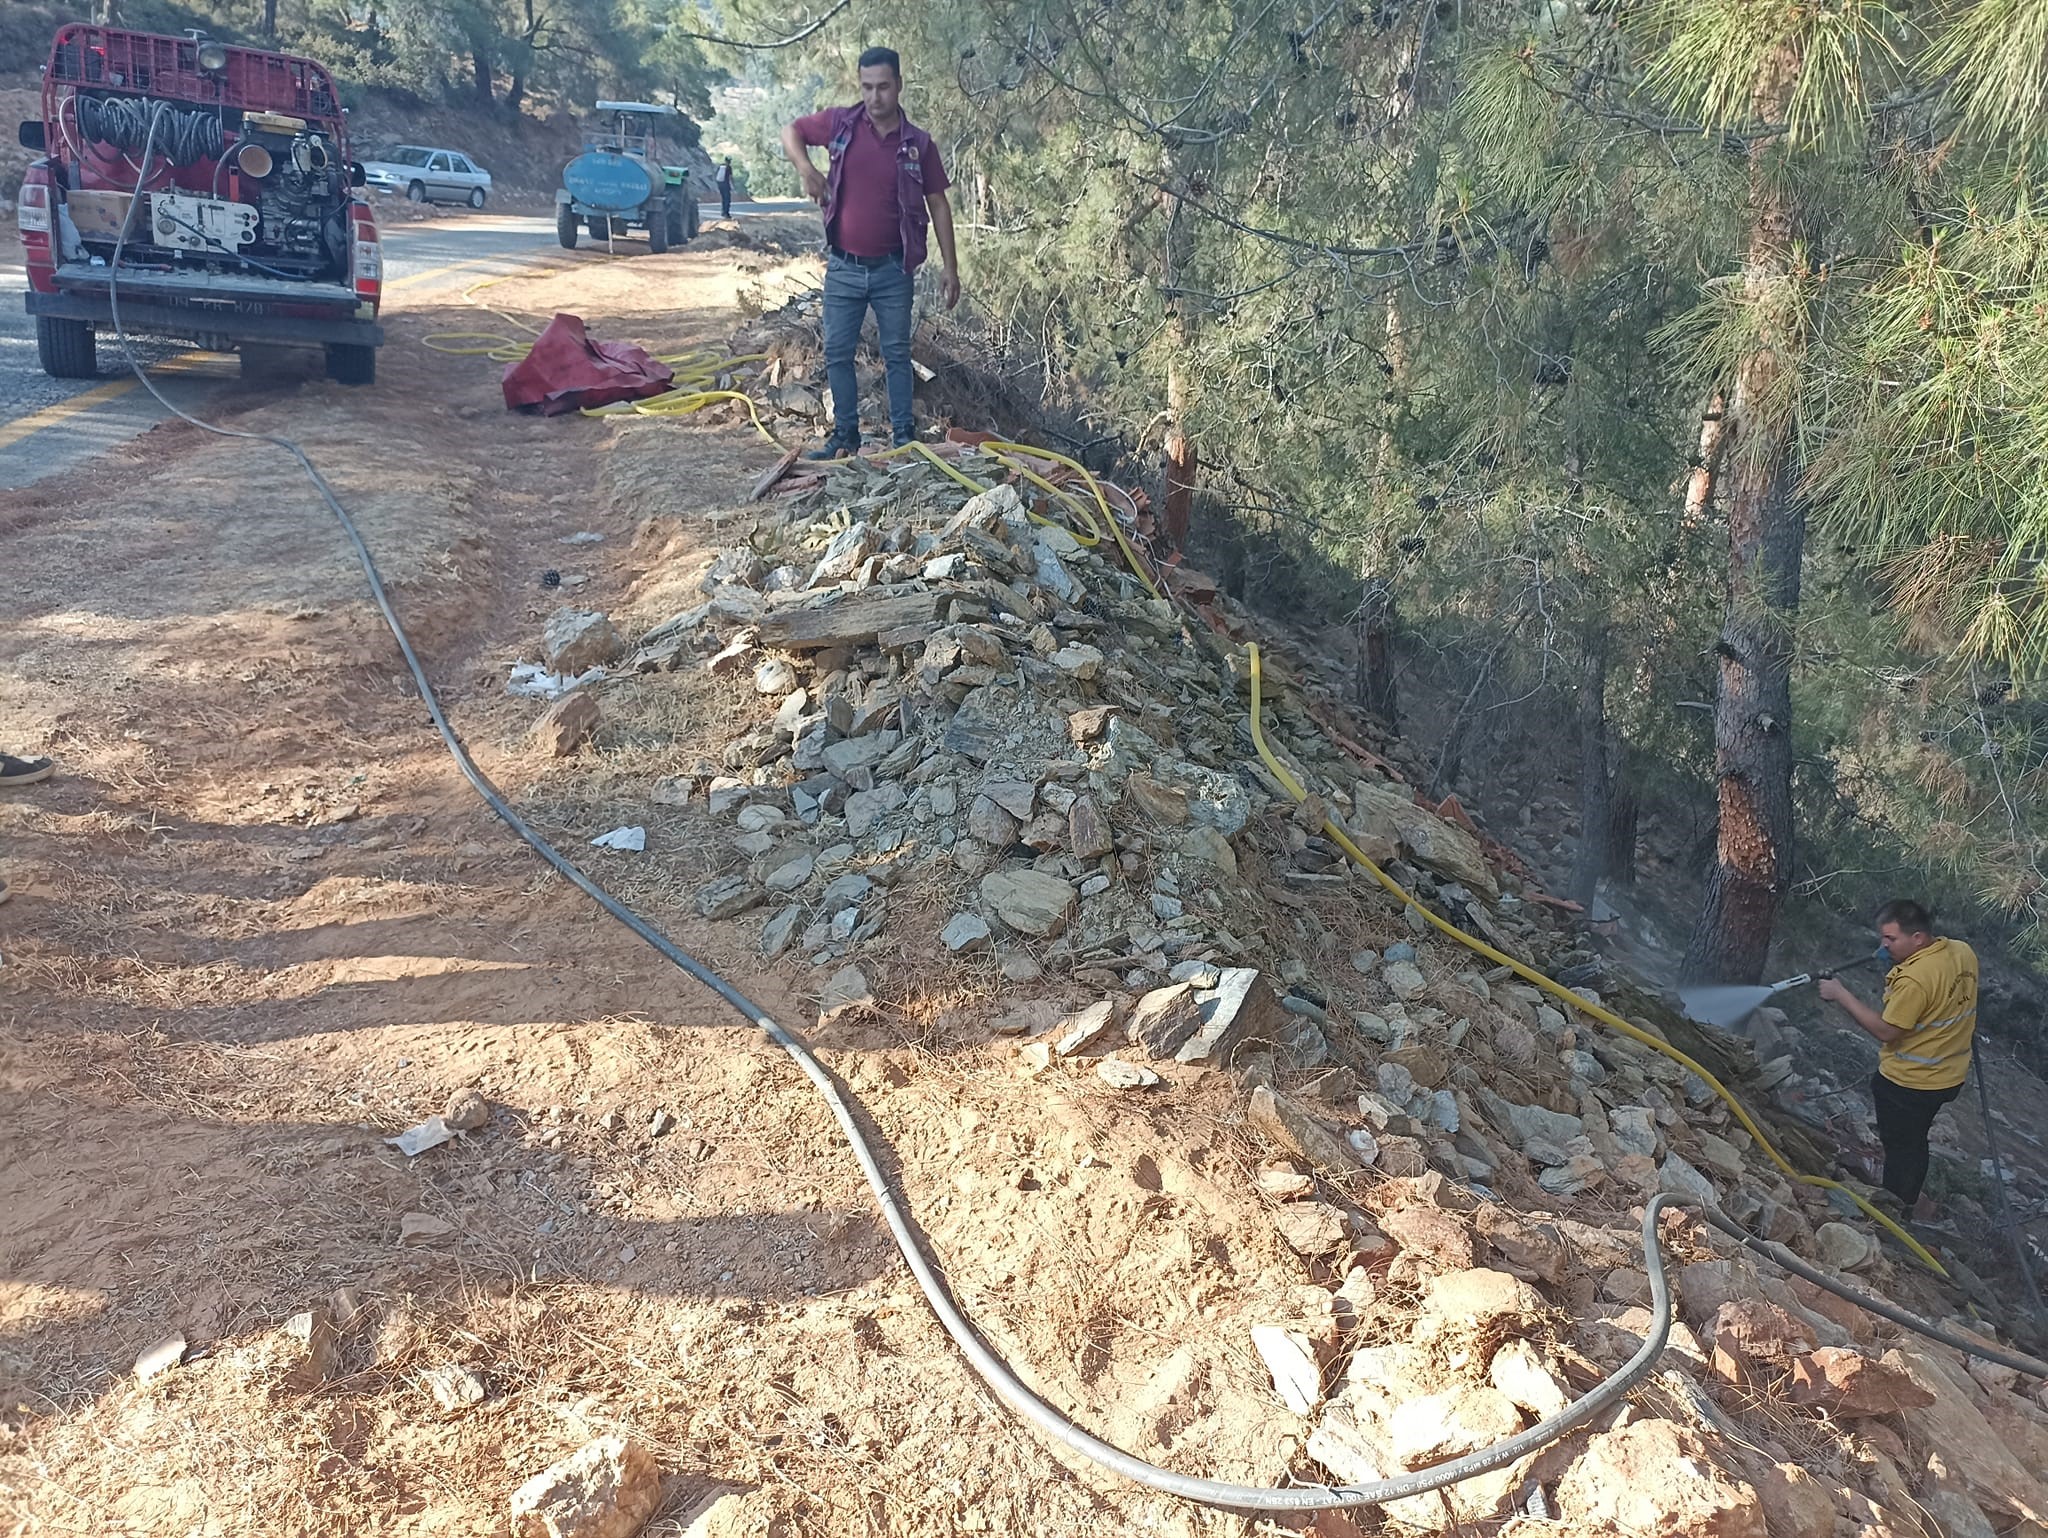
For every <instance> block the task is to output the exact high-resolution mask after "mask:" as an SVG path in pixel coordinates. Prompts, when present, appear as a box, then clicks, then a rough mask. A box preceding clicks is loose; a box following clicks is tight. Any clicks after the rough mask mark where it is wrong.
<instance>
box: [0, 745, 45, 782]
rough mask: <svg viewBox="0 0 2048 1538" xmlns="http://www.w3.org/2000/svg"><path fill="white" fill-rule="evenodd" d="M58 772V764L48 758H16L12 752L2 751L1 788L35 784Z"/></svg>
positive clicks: (0, 767)
mask: <svg viewBox="0 0 2048 1538" xmlns="http://www.w3.org/2000/svg"><path fill="white" fill-rule="evenodd" d="M56 772H57V766H56V765H55V764H53V763H51V762H50V761H49V760H48V759H47V758H16V757H15V756H14V755H13V754H11V753H0V790H13V789H15V788H17V787H19V786H22V785H34V784H37V783H38V782H40V781H42V780H47V779H48V778H49V777H50V776H51V775H53V774H55V773H56Z"/></svg>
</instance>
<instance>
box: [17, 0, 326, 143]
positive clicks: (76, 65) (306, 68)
mask: <svg viewBox="0 0 2048 1538" xmlns="http://www.w3.org/2000/svg"><path fill="white" fill-rule="evenodd" d="M225 51H226V54H227V67H226V68H225V69H224V70H222V71H221V72H220V73H219V74H217V75H215V74H208V73H206V72H205V71H203V70H201V69H200V67H199V44H198V42H196V41H195V40H194V39H192V38H180V37H163V36H160V35H158V34H156V33H151V32H128V31H124V30H122V29H120V28H116V27H96V26H89V25H86V24H84V23H74V24H72V25H70V26H66V27H61V28H59V29H58V32H57V37H56V41H55V43H54V44H53V45H52V46H51V49H50V63H49V68H48V69H47V70H46V71H45V73H44V75H43V121H44V122H46V123H55V122H56V121H57V106H58V103H59V102H60V101H61V100H62V99H63V98H64V97H66V96H70V95H73V94H76V93H77V92H79V91H108V92H132V93H134V94H136V95H141V96H151V97H155V98H157V99H159V100H162V101H178V102H190V103H193V104H194V105H197V106H206V107H214V106H219V107H233V108H240V109H242V110H244V111H249V112H283V113H289V114H290V115H292V116H294V117H303V118H308V119H313V120H316V121H318V122H320V123H321V124H322V125H323V126H327V127H330V128H332V129H335V130H339V128H340V126H341V122H342V116H341V98H340V97H339V96H338V95H337V94H336V93H335V89H334V77H333V76H331V75H329V74H328V73H327V71H326V70H325V69H323V68H322V67H321V66H320V65H318V64H316V63H315V62H314V61H313V60H311V59H302V58H297V57H295V56H293V55H291V54H283V53H266V52H264V51H263V50H261V49H256V48H235V47H228V48H226V50H225ZM343 148H344V149H345V148H346V140H345V139H344V140H343Z"/></svg>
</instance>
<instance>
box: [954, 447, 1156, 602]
mask: <svg viewBox="0 0 2048 1538" xmlns="http://www.w3.org/2000/svg"><path fill="white" fill-rule="evenodd" d="M982 447H983V448H985V449H991V450H994V451H995V452H996V453H998V454H1001V453H1003V452H1006V451H1007V452H1009V453H1012V454H1034V455H1036V456H1037V457H1038V458H1040V459H1049V460H1051V461H1052V462H1053V463H1054V464H1057V465H1065V466H1066V467H1067V468H1068V469H1069V470H1072V471H1073V472H1074V473H1075V474H1077V475H1079V476H1080V477H1081V478H1082V479H1083V480H1085V481H1086V482H1087V483H1088V489H1089V491H1091V492H1093V493H1094V495H1095V505H1096V506H1097V507H1099V508H1101V509H1102V519H1103V522H1105V523H1107V524H1108V525H1109V531H1110V533H1112V534H1114V535H1115V536H1116V542H1117V547H1118V548H1119V549H1121V550H1122V551H1123V553H1124V560H1125V561H1127V562H1129V563H1130V568H1131V570H1132V571H1133V572H1135V573H1136V574H1137V577H1138V580H1139V581H1140V582H1142V583H1144V584H1145V590H1146V591H1147V592H1149V593H1150V594H1151V595H1152V596H1153V597H1154V598H1164V597H1165V596H1166V595H1165V594H1164V593H1162V592H1160V591H1159V587H1158V584H1156V583H1155V582H1153V580H1152V576H1151V573H1149V572H1147V571H1146V570H1145V563H1144V561H1143V560H1142V559H1140V558H1139V555H1138V552H1137V551H1135V550H1133V549H1132V548H1131V542H1130V541H1129V540H1128V539H1126V538H1125V537H1124V530H1123V525H1122V524H1120V523H1118V522H1117V521H1116V515H1115V514H1114V513H1112V512H1111V511H1110V510H1109V499H1108V498H1107V497H1105V496H1103V494H1102V483H1101V482H1099V481H1097V480H1096V479H1095V473H1094V472H1093V471H1092V470H1090V469H1089V468H1088V467H1087V466H1086V465H1083V464H1079V463H1077V462H1076V461H1074V460H1071V459H1069V458H1067V456H1066V455H1064V454H1055V453H1054V452H1053V451H1052V450H1051V449H1041V448H1034V447H1032V445H1030V444H1028V443H1005V442H1003V441H1002V440H1000V439H992V440H990V441H989V442H987V443H984V444H983V445H982ZM1026 473H1027V474H1028V473H1029V472H1026ZM1031 478H1032V479H1033V480H1035V481H1036V480H1038V477H1036V476H1032V477H1031ZM1039 484H1040V485H1044V484H1045V483H1044V482H1043V481H1039ZM1054 489H1055V490H1057V488H1054ZM1076 537H1078V536H1076Z"/></svg>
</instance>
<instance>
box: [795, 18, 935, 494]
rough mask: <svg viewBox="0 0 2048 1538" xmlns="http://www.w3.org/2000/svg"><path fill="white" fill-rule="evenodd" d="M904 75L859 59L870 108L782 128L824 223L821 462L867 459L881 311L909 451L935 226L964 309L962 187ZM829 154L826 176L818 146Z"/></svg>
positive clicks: (897, 420) (864, 102) (899, 426)
mask: <svg viewBox="0 0 2048 1538" xmlns="http://www.w3.org/2000/svg"><path fill="white" fill-rule="evenodd" d="M902 91H903V67H902V63H901V61H900V60H899V59H898V58H897V57H896V53H895V50H894V49H890V48H870V49H868V50H867V52H865V53H863V54H862V55H861V56H860V101H859V102H858V103H857V104H856V105H854V106H850V107H827V108H826V109H825V110H824V111H822V112H813V113H812V114H811V115H810V116H809V117H800V118H798V119H797V120H796V121H795V122H793V123H791V124H790V125H789V126H788V127H786V128H784V129H783V130H782V152H783V153H784V154H785V155H787V156H789V159H790V163H791V164H792V165H794V166H795V167H796V169H797V175H798V176H800V177H801V178H803V187H804V195H805V196H806V197H808V198H810V199H811V200H812V201H814V202H815V203H817V204H818V205H819V206H820V207H821V208H822V209H823V210H824V214H825V245H826V249H827V257H826V265H825V377H826V379H827V381H828V382H829V383H830V384H831V386H832V437H831V439H830V440H829V441H828V442H827V443H826V445H825V447H824V448H822V449H818V450H814V451H813V452H812V453H811V455H810V457H811V458H812V459H837V458H840V457H842V456H844V455H848V454H857V453H859V452H860V394H859V388H858V382H857V379H856V376H855V374H854V368H853V356H854V352H855V351H856V349H858V347H859V346H860V328H861V323H862V322H863V321H864V320H865V319H866V318H867V312H868V311H869V310H870V309H873V311H874V312H875V328H876V330H877V331H878V332H879V333H880V336H881V344H882V362H883V364H884V366H885V372H886V374H887V377H888V382H889V429H890V436H891V439H892V441H893V442H894V444H895V445H896V446H898V447H900V446H902V445H903V444H906V443H908V442H910V441H911V439H912V438H913V437H914V436H915V433H916V425H915V423H914V421H913V420H912V417H911V414H910V392H911V385H912V376H911V371H910V310H911V299H912V296H913V294H914V293H915V284H914V281H913V279H914V277H915V274H916V272H917V269H918V267H919V266H920V265H921V264H922V263H923V261H924V259H925V232H926V227H927V225H929V226H930V228H931V230H932V232H933V233H934V234H935V235H936V236H937V238H938V243H939V258H940V260H941V261H942V262H943V263H944V271H943V276H942V278H941V281H940V294H941V295H942V297H943V298H944V299H945V302H946V308H947V309H949V310H950V309H952V308H953V306H954V305H956V304H958V303H959V302H960V264H959V261H958V258H957V257H956V255H955V253H954V250H953V209H952V205H951V204H949V203H948V202H947V201H946V189H947V188H948V187H950V186H951V185H952V183H951V182H950V181H949V180H948V179H947V176H946V167H945V165H944V163H943V162H942V161H941V160H940V159H939V150H938V146H937V145H935V144H933V143H932V136H931V135H930V134H928V133H926V132H925V131H924V130H923V129H922V128H919V127H918V126H917V125H916V124H915V123H913V122H911V121H910V119H909V118H907V117H905V116H904V115H903V109H902V106H901V104H900V98H901V95H902ZM815 145H823V146H824V147H825V150H826V152H827V154H828V155H829V156H830V157H831V166H830V169H829V170H827V171H826V172H824V173H823V174H820V173H819V171H818V168H817V166H816V165H815V164H813V163H812V161H811V154H810V152H811V148H812V146H815Z"/></svg>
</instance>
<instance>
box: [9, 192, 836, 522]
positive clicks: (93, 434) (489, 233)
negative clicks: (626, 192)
mask: <svg viewBox="0 0 2048 1538" xmlns="http://www.w3.org/2000/svg"><path fill="white" fill-rule="evenodd" d="M807 206H808V205H806V204H804V203H800V202H793V201H792V202H763V203H752V204H746V203H743V204H741V205H740V206H739V207H738V208H737V209H735V210H734V212H735V213H737V214H739V215H740V216H741V217H742V218H744V217H748V216H750V215H760V214H770V213H788V212H791V211H792V210H795V209H801V208H804V207H807ZM717 213H718V206H717V205H716V204H715V203H714V204H712V205H711V206H710V207H709V208H707V209H705V210H703V214H704V217H705V219H706V220H707V221H708V220H710V219H713V218H715V217H716V216H717ZM383 239H384V305H383V308H384V313H386V314H387V315H388V314H391V313H394V312H396V311H400V310H403V309H404V308H406V307H407V306H408V305H417V304H420V303H421V302H423V301H431V302H434V303H445V302H446V301H447V300H448V299H449V298H450V297H451V296H452V295H454V294H458V293H460V292H461V291H462V290H463V289H464V288H466V287H467V286H468V285H470V284H472V283H474V282H476V281H477V280H478V279H479V278H487V277H490V276H492V275H493V274H494V273H499V272H511V271H514V270H515V269H516V268H517V267H518V266H520V265H521V263H522V262H524V261H526V260H529V259H531V258H534V257H545V256H546V255H547V253H548V252H549V251H559V250H560V247H559V246H558V245H557V244H556V242H555V225H554V221H553V220H552V219H543V218H531V217H527V216H523V215H514V214H493V213H480V214H449V215H447V216H445V217H442V218H439V219H435V220H433V221H431V222H429V223H425V224H401V225H395V226H393V227H390V228H387V229H386V230H385V231H384V235H383ZM27 287H28V279H27V277H26V275H25V274H24V272H23V271H22V268H21V265H20V259H19V257H18V256H16V257H15V258H14V260H13V261H12V263H11V264H10V265H5V266H0V491H11V490H15V489H18V488H20V487H23V486H27V485H29V484H31V483H32V482H34V481H38V480H41V479H42V478H43V477H44V476H46V475H53V474H55V473H56V472H57V471H59V470H65V469H69V468H71V467H73V466H75V465H77V464H80V463H82V462H83V461H85V460H88V459H91V458H92V457H93V456H95V455H97V454H101V453H104V452H105V451H106V450H108V449H109V448H112V447H114V446H115V445H117V444H121V443H125V442H127V441H128V440H129V439H131V438H134V437H136V436H137V435H138V434H141V433H143V432H146V431H148V430H149V428H151V427H152V426H154V425H155V424H156V423H157V422H159V421H161V420H162V419H163V417H164V411H163V408H162V407H161V406H159V405H158V404H157V403H156V401H155V400H153V399H152V398H151V397H150V395H149V392H148V391H146V390H144V389H142V388H141V387H140V386H139V385H138V384H137V382H136V379H135V376H134V374H133V373H131V372H130V371H129V369H128V368H127V366H126V363H125V361H124V360H123V358H122V356H121V351H120V347H119V344H118V343H117V342H116V341H115V340H114V338H113V336H112V335H111V334H102V335H101V337H100V343H99V377H98V378H97V379H90V380H88V379H52V378H50V377H49V376H48V375H46V374H45V373H43V371H42V368H41V366H40V365H39V364H38V363H37V361H36V335H35V322H34V320H33V319H32V318H31V317H30V316H29V315H28V314H27V313H26V312H25V311H24V310H23V309H22V307H21V300H20V298H19V295H20V294H21V293H22V292H23V291H24V290H25V289H26V288H27ZM135 350H136V354H137V356H138V357H139V358H140V359H141V360H142V361H143V362H144V363H145V364H147V365H148V366H149V367H150V369H151V371H152V373H153V374H154V375H155V376H157V378H158V382H159V383H160V384H161V385H162V386H163V388H164V393H165V394H167V395H168V396H170V397H171V399H172V400H174V401H176V402H177V403H178V404H179V405H180V406H181V407H184V408H185V409H186V410H188V411H192V410H196V409H197V408H199V407H200V406H202V405H204V403H205V401H206V398H207V396H208V394H209V393H210V392H211V391H212V390H213V389H214V388H215V387H216V386H217V385H218V384H219V383H220V382H221V381H222V380H231V379H234V378H235V377H237V373H238V371H239V369H240V364H239V362H238V361H237V360H236V359H235V358H234V357H233V356H232V355H228V354H221V353H204V352H191V351H188V350H186V349H185V348H183V347H180V346H179V345H177V344H175V343H165V342H138V343H137V344H136V345H135Z"/></svg>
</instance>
